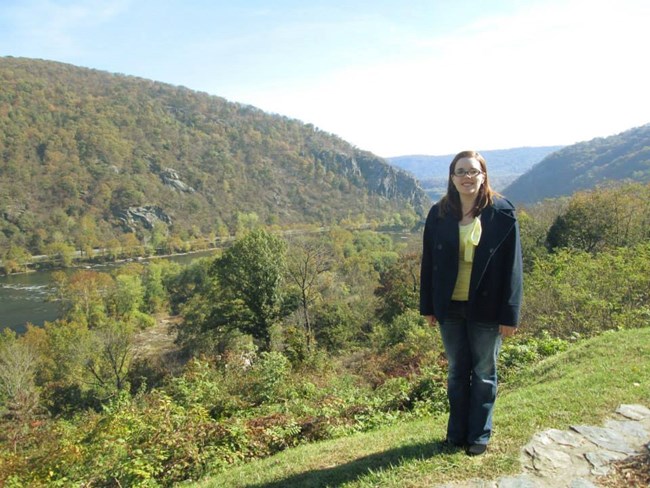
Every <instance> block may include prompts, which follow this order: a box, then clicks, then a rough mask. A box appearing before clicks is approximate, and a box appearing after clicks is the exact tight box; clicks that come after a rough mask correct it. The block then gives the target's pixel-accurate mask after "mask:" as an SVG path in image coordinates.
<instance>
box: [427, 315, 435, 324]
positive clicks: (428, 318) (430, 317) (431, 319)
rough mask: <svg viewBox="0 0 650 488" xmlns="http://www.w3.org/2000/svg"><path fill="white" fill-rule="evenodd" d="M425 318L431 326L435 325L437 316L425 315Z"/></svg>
mask: <svg viewBox="0 0 650 488" xmlns="http://www.w3.org/2000/svg"><path fill="white" fill-rule="evenodd" d="M424 318H425V319H427V323H428V324H429V325H431V326H434V325H435V324H436V318H435V317H434V316H433V315H425V316H424Z"/></svg>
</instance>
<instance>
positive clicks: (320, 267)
mask: <svg viewBox="0 0 650 488" xmlns="http://www.w3.org/2000/svg"><path fill="white" fill-rule="evenodd" d="M292 244H293V246H292V248H291V252H290V253H289V255H288V259H287V277H288V279H289V281H290V282H291V283H292V284H293V285H295V286H296V287H297V289H298V294H299V298H300V307H301V309H302V318H303V327H304V330H305V334H306V337H307V350H308V351H311V350H312V338H313V335H314V334H313V330H312V321H311V318H310V313H309V310H310V308H311V306H312V305H313V303H314V302H315V300H316V299H317V296H318V284H319V282H318V280H319V277H320V276H321V275H322V274H323V273H325V272H326V271H328V270H329V269H330V268H331V265H332V261H333V256H332V252H331V251H330V250H329V249H328V248H327V247H326V246H325V245H324V244H323V243H322V242H318V241H315V240H294V241H293V242H292Z"/></svg>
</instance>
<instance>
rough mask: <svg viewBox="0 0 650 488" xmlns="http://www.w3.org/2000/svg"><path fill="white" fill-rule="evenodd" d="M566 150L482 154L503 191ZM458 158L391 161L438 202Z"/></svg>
mask: <svg viewBox="0 0 650 488" xmlns="http://www.w3.org/2000/svg"><path fill="white" fill-rule="evenodd" d="M562 147H563V146H542V147H518V148H513V149H497V150H491V151H480V153H481V154H482V155H483V157H485V159H486V161H487V164H488V171H489V174H490V184H491V186H492V187H493V188H494V189H496V190H497V191H501V190H502V189H503V188H505V187H506V186H507V185H508V184H510V183H511V182H512V181H514V180H515V179H517V178H518V177H519V176H521V175H522V174H524V173H525V172H526V171H528V170H529V169H530V168H532V167H533V165H535V164H536V163H538V162H540V161H541V160H542V159H544V157H546V156H547V155H549V154H551V153H553V152H555V151H557V150H559V149H561V148H562ZM454 156H455V154H447V155H444V156H425V155H413V156H398V157H394V158H389V159H388V161H389V162H390V163H391V164H392V165H394V166H396V167H398V168H401V169H403V170H406V171H408V172H410V173H411V174H412V175H413V176H415V177H416V178H417V179H418V180H419V181H420V183H421V184H422V187H423V188H424V190H425V191H426V192H427V194H428V195H429V196H430V197H431V198H432V199H433V200H438V199H439V198H440V197H441V196H443V195H444V194H445V192H446V191H447V181H448V177H449V164H450V163H451V161H452V159H453V158H454Z"/></svg>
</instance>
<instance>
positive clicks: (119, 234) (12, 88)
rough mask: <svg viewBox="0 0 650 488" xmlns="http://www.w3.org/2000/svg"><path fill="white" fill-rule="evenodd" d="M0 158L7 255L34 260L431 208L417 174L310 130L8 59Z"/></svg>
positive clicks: (122, 80) (209, 102)
mask: <svg viewBox="0 0 650 488" xmlns="http://www.w3.org/2000/svg"><path fill="white" fill-rule="evenodd" d="M0 154H1V155H2V156H1V158H2V159H1V160H0V249H4V250H6V249H9V248H14V249H16V248H17V249H19V250H22V251H23V252H25V251H26V252H28V253H31V254H35V253H46V254H47V253H48V251H50V252H52V246H53V245H58V246H59V247H61V246H69V247H72V248H74V249H78V250H84V249H88V248H92V247H96V246H106V245H107V243H111V242H118V243H120V244H121V245H132V244H134V243H139V244H144V245H151V244H152V243H153V244H154V245H156V246H161V245H169V242H170V241H187V240H191V239H195V238H198V237H205V236H210V235H212V236H214V235H226V234H233V233H234V231H235V230H236V227H237V225H238V222H239V221H241V219H242V218H243V219H246V218H249V219H250V218H253V219H259V222H260V223H263V224H278V225H291V224H299V223H300V224H302V223H307V224H317V225H322V224H329V223H338V222H340V221H341V220H342V219H355V220H358V221H364V220H365V221H371V220H375V221H379V222H382V221H386V220H389V219H393V220H394V219H395V218H397V219H398V220H400V219H401V218H402V217H407V218H408V219H410V220H411V221H416V219H417V214H418V213H421V212H422V211H423V208H425V207H426V206H427V198H426V195H425V194H424V193H423V191H422V190H421V189H420V188H419V187H418V185H417V183H416V181H415V180H414V179H413V178H412V177H411V176H410V175H408V174H407V173H405V172H402V171H399V170H396V169H394V168H393V167H391V166H390V165H388V164H387V163H386V162H385V161H384V160H382V159H380V158H378V157H376V156H374V155H373V154H370V153H368V152H364V151H361V150H359V149H357V148H355V147H352V146H351V145H350V144H348V143H346V142H345V141H343V140H341V139H340V138H338V137H336V136H333V135H331V134H328V133H325V132H323V131H320V130H318V129H317V128H315V127H314V126H312V125H310V124H305V123H302V122H300V121H297V120H291V119H288V118H286V117H283V116H280V115H271V114H267V113H265V112H263V111H261V110H258V109H256V108H254V107H251V106H245V105H241V104H238V103H232V102H228V101H226V100H224V99H222V98H219V97H216V96H210V95H208V94H205V93H198V92H195V91H192V90H189V89H187V88H184V87H177V86H170V85H167V84H163V83H158V82H154V81H150V80H145V79H139V78H135V77H130V76H124V75H114V74H109V73H105V72H101V71H96V70H90V69H85V68H78V67H75V66H71V65H66V64H61V63H55V62H49V61H40V60H31V59H21V58H12V57H6V58H0ZM396 216H399V217H396ZM133 237H135V238H136V239H135V240H134V239H133ZM48 246H50V248H48ZM15 252H17V251H15ZM0 258H2V256H0Z"/></svg>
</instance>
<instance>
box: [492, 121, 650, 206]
mask: <svg viewBox="0 0 650 488" xmlns="http://www.w3.org/2000/svg"><path fill="white" fill-rule="evenodd" d="M627 180H632V181H637V182H648V181H650V124H646V125H642V126H639V127H634V128H632V129H629V130H626V131H623V132H621V133H618V134H615V135H612V136H608V137H596V138H594V139H591V140H589V141H584V142H579V143H577V144H574V145H571V146H567V147H565V148H563V149H561V150H559V151H557V152H554V153H552V154H550V155H548V156H547V157H546V158H544V159H543V160H542V161H540V162H539V163H537V164H536V165H535V166H533V167H532V168H531V169H530V171H528V172H527V173H525V174H523V175H521V176H520V177H519V178H518V179H516V180H515V181H513V182H512V183H511V184H510V185H509V186H508V187H507V188H505V189H504V193H506V194H507V195H508V196H509V197H510V198H511V199H512V200H513V201H514V202H515V203H524V204H527V203H535V202H538V201H541V200H544V199H547V198H557V197H562V196H570V195H571V194H573V193H575V192H576V191H579V190H587V189H591V188H595V187H597V186H599V185H604V184H609V183H612V182H614V181H627Z"/></svg>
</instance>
